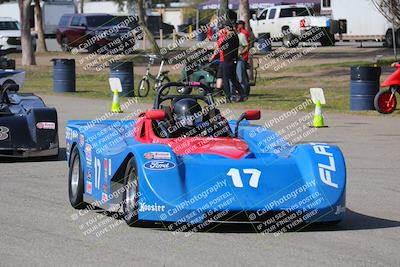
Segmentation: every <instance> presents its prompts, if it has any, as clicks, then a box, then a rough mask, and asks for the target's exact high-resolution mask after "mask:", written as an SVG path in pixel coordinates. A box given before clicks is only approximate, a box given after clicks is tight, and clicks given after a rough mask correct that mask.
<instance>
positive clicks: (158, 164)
mask: <svg viewBox="0 0 400 267" xmlns="http://www.w3.org/2000/svg"><path fill="white" fill-rule="evenodd" d="M143 166H144V167H145V168H146V169H148V170H153V171H163V170H169V169H172V168H175V166H176V165H175V163H173V162H172V161H169V160H152V161H149V162H146V163H145V164H144V165H143Z"/></svg>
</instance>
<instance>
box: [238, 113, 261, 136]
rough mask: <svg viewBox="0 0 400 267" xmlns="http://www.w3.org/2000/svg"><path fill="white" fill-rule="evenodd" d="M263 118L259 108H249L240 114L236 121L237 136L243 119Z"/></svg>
mask: <svg viewBox="0 0 400 267" xmlns="http://www.w3.org/2000/svg"><path fill="white" fill-rule="evenodd" d="M260 118H261V112H260V111H259V110H248V111H246V112H244V113H242V115H240V117H239V119H238V120H237V122H236V127H235V136H234V137H235V138H236V137H238V133H239V124H240V122H241V121H242V120H244V119H246V120H248V121H254V120H259V119H260Z"/></svg>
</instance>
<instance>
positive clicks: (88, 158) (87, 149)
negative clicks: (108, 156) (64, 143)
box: [85, 144, 92, 165]
mask: <svg viewBox="0 0 400 267" xmlns="http://www.w3.org/2000/svg"><path fill="white" fill-rule="evenodd" d="M85 156H86V163H87V165H92V146H91V145H90V144H86V146H85Z"/></svg>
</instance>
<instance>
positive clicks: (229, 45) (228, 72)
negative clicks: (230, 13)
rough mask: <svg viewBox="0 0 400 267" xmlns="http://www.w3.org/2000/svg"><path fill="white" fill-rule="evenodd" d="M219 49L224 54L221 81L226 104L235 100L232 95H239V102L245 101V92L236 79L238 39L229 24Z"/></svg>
mask: <svg viewBox="0 0 400 267" xmlns="http://www.w3.org/2000/svg"><path fill="white" fill-rule="evenodd" d="M220 49H221V50H222V51H223V52H224V62H223V63H222V80H223V85H224V91H225V95H226V98H227V101H228V102H231V101H232V100H237V99H234V98H233V94H236V92H238V93H239V99H238V101H239V102H243V101H246V100H247V97H246V95H245V92H244V91H243V89H242V86H241V85H240V83H239V82H238V80H237V77H236V63H237V60H238V50H239V38H238V36H237V34H236V32H234V31H233V27H232V24H231V23H230V22H227V23H225V38H224V40H223V42H222V44H221V47H220Z"/></svg>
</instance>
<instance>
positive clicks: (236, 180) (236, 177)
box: [226, 168, 261, 188]
mask: <svg viewBox="0 0 400 267" xmlns="http://www.w3.org/2000/svg"><path fill="white" fill-rule="evenodd" d="M243 173H244V174H251V176H250V180H249V185H250V186H251V187H253V188H257V187H258V181H259V180H260V176H261V171H259V170H257V169H243ZM226 175H228V176H230V177H231V178H232V182H233V185H234V186H235V187H243V181H242V177H241V176H240V171H239V170H238V169H235V168H231V169H230V170H229V172H228V173H227V174H226Z"/></svg>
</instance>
